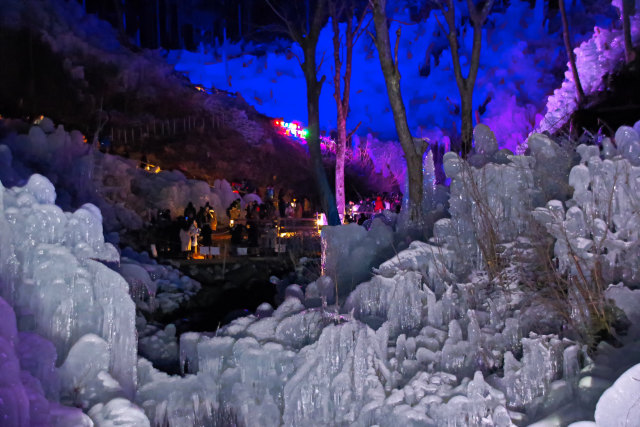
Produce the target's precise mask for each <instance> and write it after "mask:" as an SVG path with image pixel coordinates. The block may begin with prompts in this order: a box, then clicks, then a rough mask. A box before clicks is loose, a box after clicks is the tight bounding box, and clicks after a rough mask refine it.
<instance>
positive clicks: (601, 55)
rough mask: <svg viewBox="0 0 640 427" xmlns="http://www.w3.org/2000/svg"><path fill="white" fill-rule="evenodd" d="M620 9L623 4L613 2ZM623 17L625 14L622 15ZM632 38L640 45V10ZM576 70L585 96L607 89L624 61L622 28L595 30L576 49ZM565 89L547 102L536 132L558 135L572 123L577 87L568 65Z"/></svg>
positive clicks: (634, 22)
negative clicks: (609, 77) (609, 79)
mask: <svg viewBox="0 0 640 427" xmlns="http://www.w3.org/2000/svg"><path fill="white" fill-rule="evenodd" d="M612 3H613V5H614V6H615V7H617V8H618V9H619V10H621V9H622V7H621V2H620V1H613V2H612ZM620 15H621V16H622V13H620ZM630 21H631V38H632V41H633V45H634V46H637V45H638V43H640V11H638V7H637V6H636V14H635V15H633V16H632V17H631V20H630ZM574 53H575V56H576V68H577V69H578V76H579V77H580V83H581V85H582V89H583V90H584V93H585V95H587V96H588V95H591V94H594V93H597V92H600V91H602V90H604V88H605V81H604V80H603V78H604V76H606V75H607V74H609V73H612V72H615V71H616V70H617V69H618V68H619V67H620V65H621V64H622V63H623V61H624V38H623V35H622V25H619V26H618V27H617V28H615V29H611V30H609V29H603V28H598V27H595V28H594V33H593V36H592V37H591V38H590V39H589V40H587V41H585V42H583V43H582V44H581V45H580V46H578V47H577V48H575V49H574ZM564 77H565V79H564V81H563V82H562V86H561V87H560V88H558V89H556V90H555V91H554V92H553V95H551V96H550V97H549V99H548V100H547V112H546V114H545V116H544V118H543V119H542V121H541V122H540V124H539V125H538V127H537V129H536V130H535V131H536V132H546V131H548V132H550V133H555V132H556V131H557V130H558V129H560V128H562V126H564V124H565V123H566V122H567V121H568V120H569V118H570V117H571V114H572V113H573V112H574V111H575V110H576V108H577V101H576V98H577V95H576V86H575V82H574V81H573V74H572V73H571V70H570V68H569V64H568V63H567V70H566V71H565V74H564Z"/></svg>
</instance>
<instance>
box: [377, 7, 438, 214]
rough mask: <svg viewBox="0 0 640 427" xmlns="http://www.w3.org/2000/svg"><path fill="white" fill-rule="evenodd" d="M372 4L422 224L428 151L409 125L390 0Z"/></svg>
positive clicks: (412, 210) (413, 208) (412, 199)
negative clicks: (389, 21)
mask: <svg viewBox="0 0 640 427" xmlns="http://www.w3.org/2000/svg"><path fill="white" fill-rule="evenodd" d="M370 4H371V5H372V9H373V23H374V25H375V29H376V35H375V44H376V48H377V50H378V56H379V58H380V66H381V68H382V74H383V75H384V81H385V84H386V86H387V95H388V97H389V103H390V104H391V110H392V111H393V119H394V121H395V124H396V132H397V134H398V139H399V141H400V145H401V146H402V151H403V152H404V157H405V160H406V162H407V174H408V179H409V220H410V221H412V222H414V223H418V224H419V223H421V222H422V188H423V182H422V156H423V155H424V152H425V150H426V144H422V143H418V144H417V143H416V142H414V139H413V136H412V135H411V131H410V130H409V125H408V123H407V112H406V110H405V106H404V101H403V100H402V93H401V92H400V71H399V70H398V63H397V47H398V44H397V40H396V50H395V58H396V59H395V60H394V56H392V54H391V42H390V40H389V27H388V24H387V15H386V11H385V7H386V0H371V2H370ZM397 37H398V38H399V37H400V30H398V32H397Z"/></svg>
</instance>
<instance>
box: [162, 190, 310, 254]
mask: <svg viewBox="0 0 640 427" xmlns="http://www.w3.org/2000/svg"><path fill="white" fill-rule="evenodd" d="M263 193H264V194H263V195H262V196H263V197H262V198H261V199H260V198H259V197H255V200H253V201H251V202H249V203H247V204H246V206H245V207H244V209H243V208H242V204H241V199H235V200H234V201H233V202H231V204H230V205H229V206H228V207H227V209H226V216H227V218H228V219H229V229H228V230H227V228H226V223H225V224H224V230H221V232H227V231H229V232H230V233H231V243H232V244H234V245H242V246H245V245H246V246H248V247H258V246H266V247H267V248H269V247H273V246H274V244H275V243H274V242H275V238H273V236H275V235H277V233H276V222H277V220H278V219H279V218H301V217H303V216H304V215H309V216H313V212H312V207H311V204H310V203H309V200H308V199H307V198H303V199H302V200H301V201H300V200H298V199H297V198H295V197H294V196H293V193H292V192H291V191H289V192H286V191H284V190H281V191H280V192H279V193H278V195H277V196H276V195H275V193H274V190H273V187H267V188H266V190H265V191H263ZM247 194H249V193H247ZM246 200H247V199H246V198H245V201H246ZM259 200H262V202H259ZM151 224H152V227H153V242H154V244H155V245H156V248H157V250H158V252H159V253H162V254H163V255H164V256H170V257H175V256H177V255H176V254H180V256H181V257H184V258H191V257H193V256H194V255H195V254H197V253H198V248H199V247H202V246H212V240H213V239H212V234H214V232H215V231H217V230H218V228H219V224H218V214H217V213H216V211H215V210H214V208H213V207H212V206H211V205H210V204H209V202H207V203H206V204H205V205H204V206H200V207H199V209H197V208H196V206H194V204H193V202H189V203H188V204H187V206H186V207H185V208H184V211H183V212H182V215H181V216H178V217H177V218H176V219H175V220H172V218H171V212H170V210H169V209H159V210H158V211H157V214H156V216H155V218H153V219H152V222H151ZM265 236H271V238H266V237H265ZM261 238H262V239H263V241H261Z"/></svg>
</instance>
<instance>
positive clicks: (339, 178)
mask: <svg viewBox="0 0 640 427" xmlns="http://www.w3.org/2000/svg"><path fill="white" fill-rule="evenodd" d="M338 19H339V17H338V13H337V12H336V10H335V3H332V4H331V24H332V26H333V63H334V67H335V71H334V74H333V87H334V91H333V98H334V99H335V100H336V111H337V119H336V127H337V129H338V140H337V141H336V208H337V209H338V215H340V216H342V217H344V209H345V196H344V151H345V150H344V149H345V145H346V141H347V118H346V116H345V111H344V109H343V108H342V107H343V104H342V97H341V95H340V86H341V85H340V75H341V69H342V61H341V60H340V45H341V43H340V25H339V22H338ZM345 79H346V77H345Z"/></svg>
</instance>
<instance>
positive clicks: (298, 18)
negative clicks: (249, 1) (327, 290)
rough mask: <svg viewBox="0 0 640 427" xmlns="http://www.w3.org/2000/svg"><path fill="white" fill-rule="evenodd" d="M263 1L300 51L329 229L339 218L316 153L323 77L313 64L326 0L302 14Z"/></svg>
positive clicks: (294, 5)
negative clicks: (281, 23)
mask: <svg viewBox="0 0 640 427" xmlns="http://www.w3.org/2000/svg"><path fill="white" fill-rule="evenodd" d="M265 1H266V2H267V4H268V5H269V6H270V7H271V9H272V10H273V12H274V13H275V14H276V15H277V16H278V17H279V18H280V19H281V21H282V22H283V24H284V26H285V31H286V33H287V34H288V35H289V36H290V37H291V39H292V40H293V41H294V42H295V43H297V44H298V45H300V47H301V48H302V52H303V56H304V58H303V59H302V60H301V59H300V58H298V62H299V63H300V67H301V68H302V72H303V74H304V78H305V82H306V86H307V114H308V120H307V121H308V126H309V127H308V131H309V133H308V134H307V144H308V146H309V156H310V157H311V163H312V165H313V172H314V176H315V180H316V185H317V187H318V191H319V193H320V200H321V203H322V210H323V211H324V213H325V214H326V215H327V222H328V224H329V225H339V224H340V217H339V216H338V210H337V209H336V198H335V195H334V194H333V192H332V191H331V186H330V185H329V180H328V179H327V174H326V172H325V170H324V164H323V162H322V151H321V149H320V92H321V91H322V85H323V84H324V81H325V79H326V76H324V75H323V76H322V78H321V79H320V80H318V69H319V65H318V64H317V63H316V49H317V46H318V38H319V37H320V31H321V30H322V27H323V26H324V24H325V23H326V22H327V20H328V14H327V12H326V9H327V7H326V6H327V0H315V1H313V2H311V1H310V0H307V1H306V2H305V9H304V10H300V9H299V8H298V2H289V1H287V2H282V4H281V5H280V7H278V6H277V5H276V4H275V2H274V1H273V0H265ZM305 18H306V19H305ZM320 65H321V64H320Z"/></svg>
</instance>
